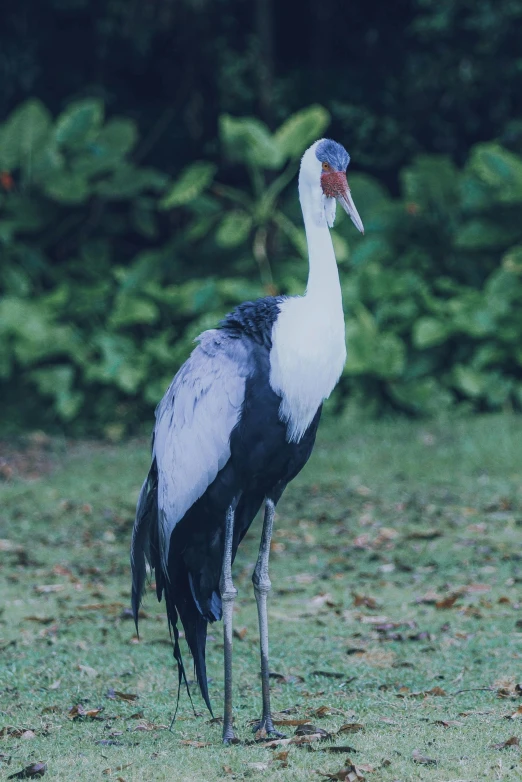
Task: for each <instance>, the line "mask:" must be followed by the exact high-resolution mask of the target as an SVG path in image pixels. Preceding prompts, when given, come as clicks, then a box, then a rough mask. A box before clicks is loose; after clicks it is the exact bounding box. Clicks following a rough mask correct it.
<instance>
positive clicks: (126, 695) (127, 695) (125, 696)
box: [105, 687, 138, 703]
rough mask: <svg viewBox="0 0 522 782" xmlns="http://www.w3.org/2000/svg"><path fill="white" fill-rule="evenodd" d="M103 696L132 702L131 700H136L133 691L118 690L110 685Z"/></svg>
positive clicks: (136, 697)
mask: <svg viewBox="0 0 522 782" xmlns="http://www.w3.org/2000/svg"><path fill="white" fill-rule="evenodd" d="M105 697H106V698H110V699H111V700H117V701H127V703H132V702H133V701H137V700H138V696H137V695H136V694H135V693H132V692H119V691H118V690H114V689H113V688H112V687H111V688H110V689H109V690H107V693H106V695H105Z"/></svg>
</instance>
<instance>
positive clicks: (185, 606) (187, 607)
mask: <svg viewBox="0 0 522 782" xmlns="http://www.w3.org/2000/svg"><path fill="white" fill-rule="evenodd" d="M178 585H179V582H178ZM178 588H179V586H178ZM180 592H182V593H183V598H182V599H181V600H179V599H178V605H177V608H178V612H179V617H180V619H181V623H182V625H183V630H184V631H185V640H186V641H187V644H188V647H189V649H190V653H191V654H192V657H193V659H194V671H195V674H196V680H197V682H198V684H199V689H200V692H201V695H202V697H203V700H204V701H205V704H206V706H207V708H208V710H209V712H210V714H211V715H212V717H214V713H213V711H212V706H211V705H210V697H209V694H208V681H207V665H206V661H205V648H206V644H207V624H208V622H207V620H206V619H205V618H204V617H203V616H201V614H200V612H199V610H198V608H197V606H196V604H195V602H194V598H193V597H192V593H191V590H190V587H189V582H188V576H187V575H185V584H184V585H183V589H182V590H179V591H178V597H179V593H180ZM178 649H179V646H178ZM180 657H181V655H180ZM178 665H179V663H178ZM185 681H186V679H185Z"/></svg>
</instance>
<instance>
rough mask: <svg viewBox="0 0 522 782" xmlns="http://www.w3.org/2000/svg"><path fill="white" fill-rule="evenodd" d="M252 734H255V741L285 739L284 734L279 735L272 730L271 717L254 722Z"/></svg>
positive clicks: (279, 733)
mask: <svg viewBox="0 0 522 782" xmlns="http://www.w3.org/2000/svg"><path fill="white" fill-rule="evenodd" d="M252 733H255V737H256V741H264V740H265V739H284V738H286V736H285V734H284V733H281V732H280V731H278V730H276V729H275V728H274V723H273V722H272V718H271V717H265V718H264V719H262V720H259V722H256V723H255V725H253V727H252Z"/></svg>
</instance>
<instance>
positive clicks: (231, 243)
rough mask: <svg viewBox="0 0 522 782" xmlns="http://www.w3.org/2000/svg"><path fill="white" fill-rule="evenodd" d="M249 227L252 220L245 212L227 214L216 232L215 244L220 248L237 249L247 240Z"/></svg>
mask: <svg viewBox="0 0 522 782" xmlns="http://www.w3.org/2000/svg"><path fill="white" fill-rule="evenodd" d="M251 227H252V218H251V217H250V215H249V214H247V213H246V212H241V211H239V209H235V210H234V211H232V212H227V214H226V215H225V217H224V218H223V220H222V221H221V223H220V224H219V227H218V229H217V231H216V242H217V243H218V245H219V246H220V247H237V246H238V245H240V244H242V243H243V242H244V241H245V240H246V239H247V238H248V235H249V233H250V229H251Z"/></svg>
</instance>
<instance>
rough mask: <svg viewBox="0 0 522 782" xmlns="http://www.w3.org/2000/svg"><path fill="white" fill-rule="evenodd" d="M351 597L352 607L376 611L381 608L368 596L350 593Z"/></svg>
mask: <svg viewBox="0 0 522 782" xmlns="http://www.w3.org/2000/svg"><path fill="white" fill-rule="evenodd" d="M352 597H353V604H354V606H356V607H357V606H365V607H366V608H370V609H372V610H377V609H379V608H381V606H380V605H379V603H378V602H377V600H375V598H374V597H370V596H369V595H359V594H357V592H352Z"/></svg>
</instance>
